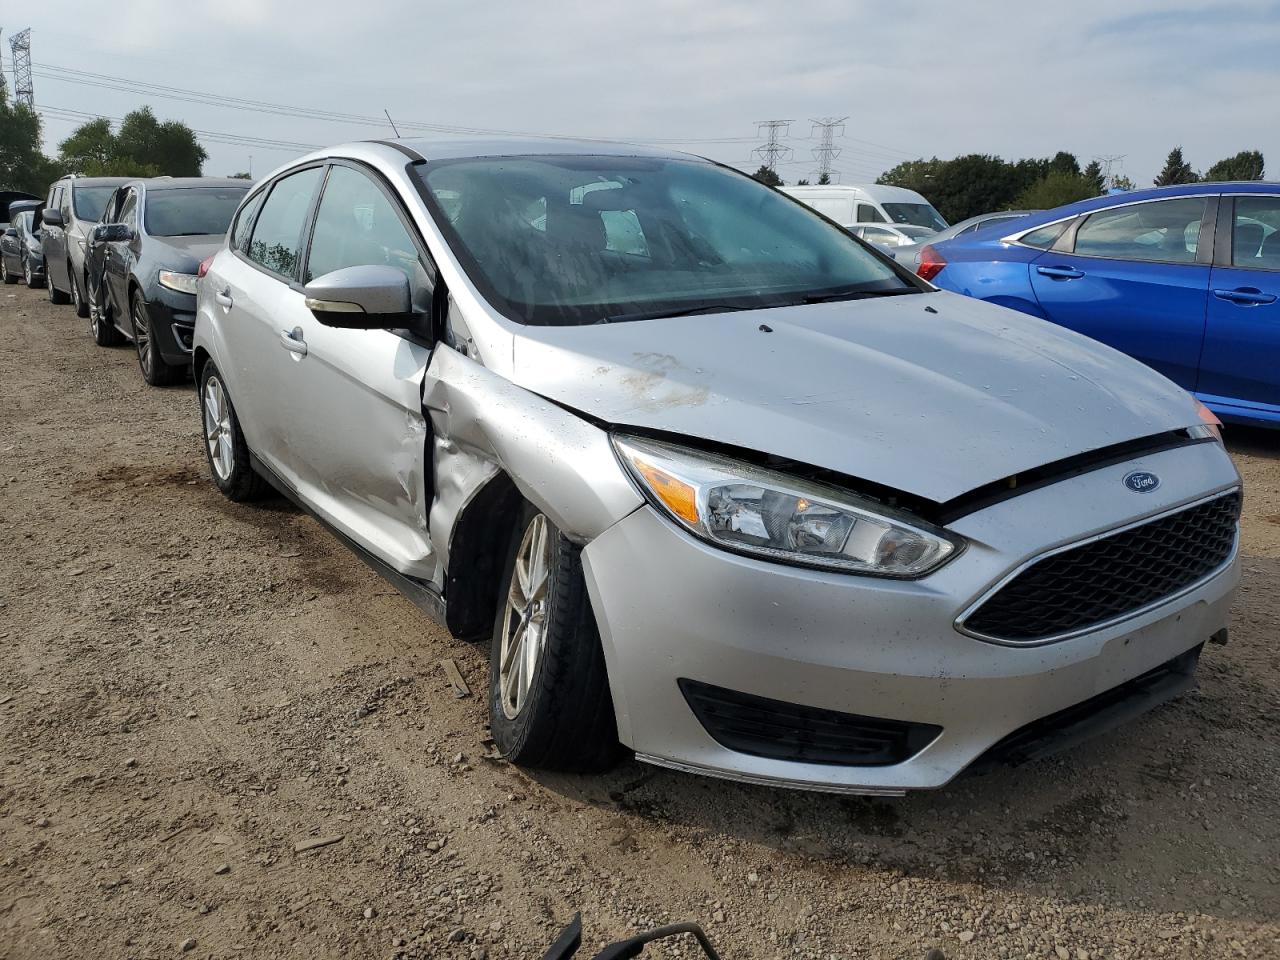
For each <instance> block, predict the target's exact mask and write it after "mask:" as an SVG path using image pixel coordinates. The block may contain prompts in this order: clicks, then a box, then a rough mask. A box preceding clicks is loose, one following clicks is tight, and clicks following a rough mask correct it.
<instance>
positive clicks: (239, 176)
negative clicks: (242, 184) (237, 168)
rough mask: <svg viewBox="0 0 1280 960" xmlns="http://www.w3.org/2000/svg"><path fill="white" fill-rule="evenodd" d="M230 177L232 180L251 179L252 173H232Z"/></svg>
mask: <svg viewBox="0 0 1280 960" xmlns="http://www.w3.org/2000/svg"><path fill="white" fill-rule="evenodd" d="M231 179H232V180H252V179H253V174H252V173H243V172H242V173H233V174H232V175H231Z"/></svg>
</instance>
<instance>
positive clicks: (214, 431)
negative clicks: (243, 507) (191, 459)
mask: <svg viewBox="0 0 1280 960" xmlns="http://www.w3.org/2000/svg"><path fill="white" fill-rule="evenodd" d="M199 393H200V422H201V424H202V425H203V427H204V452H205V456H206V457H207V458H208V460H209V472H210V474H212V476H213V483H214V486H216V487H217V488H218V489H219V490H220V491H222V495H223V496H224V497H226V498H227V499H228V500H234V501H236V502H237V503H243V502H245V501H247V500H258V499H260V498H261V497H263V496H265V495H266V494H267V493H268V491H269V490H270V487H269V485H268V484H267V482H266V481H265V480H263V479H262V477H261V476H259V475H258V474H257V473H256V472H255V471H254V469H253V466H252V465H251V464H250V460H249V445H248V444H247V443H245V440H244V434H243V433H242V432H241V431H240V421H239V420H238V419H237V417H236V411H235V407H233V406H232V405H231V398H230V397H229V396H228V395H227V388H226V385H225V384H224V383H223V382H222V373H221V372H220V371H219V370H218V368H217V367H216V366H214V364H213V361H212V360H210V361H209V362H208V363H206V364H205V365H204V366H203V367H201V369H200V381H199Z"/></svg>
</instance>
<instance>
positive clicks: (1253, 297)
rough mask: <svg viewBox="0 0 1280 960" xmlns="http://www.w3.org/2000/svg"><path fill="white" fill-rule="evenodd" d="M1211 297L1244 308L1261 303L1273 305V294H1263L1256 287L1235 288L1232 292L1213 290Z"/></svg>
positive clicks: (1274, 296)
mask: <svg viewBox="0 0 1280 960" xmlns="http://www.w3.org/2000/svg"><path fill="white" fill-rule="evenodd" d="M1213 295H1214V296H1215V297H1217V298H1218V299H1219V300H1230V301H1231V302H1232V303H1239V304H1242V305H1244V306H1248V307H1253V306H1257V305H1258V304H1263V303H1275V302H1276V295H1275V294H1274V293H1263V292H1262V291H1261V290H1259V289H1258V288H1257V287H1237V288H1236V289H1234V290H1215V291H1213Z"/></svg>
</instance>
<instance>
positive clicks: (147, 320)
mask: <svg viewBox="0 0 1280 960" xmlns="http://www.w3.org/2000/svg"><path fill="white" fill-rule="evenodd" d="M129 307H130V309H129V322H130V324H131V325H132V327H133V345H134V347H135V348H136V353H137V354H138V367H139V369H141V370H142V379H143V380H145V381H147V383H149V384H150V385H151V386H153V387H167V386H169V385H171V384H174V383H177V382H178V381H179V380H180V379H182V374H183V368H182V367H175V366H172V365H171V364H169V363H166V362H165V359H164V357H162V356H160V351H159V350H158V349H157V348H156V337H155V332H156V331H155V325H154V324H153V323H152V322H151V312H150V311H149V310H147V302H146V301H145V300H143V299H142V291H140V290H135V291H133V296H132V297H131V298H130V300H129Z"/></svg>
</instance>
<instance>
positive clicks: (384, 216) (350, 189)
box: [263, 166, 431, 312]
mask: <svg viewBox="0 0 1280 960" xmlns="http://www.w3.org/2000/svg"><path fill="white" fill-rule="evenodd" d="M268 209H270V205H269V204H268ZM263 216H266V211H265V210H264V211H263ZM369 265H386V266H390V267H395V268H396V269H397V270H400V271H402V272H403V273H404V275H405V276H406V277H408V278H409V286H410V290H411V292H412V294H413V305H414V307H415V309H417V310H419V311H423V312H425V311H426V310H428V309H429V308H430V306H431V277H430V274H428V273H427V271H426V268H425V267H424V266H423V263H422V258H421V256H419V254H418V247H417V245H416V244H415V243H414V242H413V238H412V237H411V236H410V235H409V231H408V230H407V229H406V228H405V225H404V221H403V220H401V219H400V215H399V214H398V213H397V212H396V208H395V207H394V206H393V205H392V203H391V201H390V200H389V199H388V198H387V195H386V194H385V193H383V192H382V190H380V189H379V188H378V185H377V184H375V183H374V182H373V181H372V180H370V179H369V178H368V177H367V176H365V175H364V174H363V173H360V172H359V171H358V170H353V169H352V168H351V167H344V166H335V167H333V168H332V169H331V170H330V171H329V179H328V180H327V181H326V183H325V187H324V195H323V196H322V197H321V198H320V207H319V209H318V210H317V211H316V226H315V230H314V232H313V233H312V235H311V252H310V253H309V254H308V256H307V270H306V277H305V279H306V281H307V282H310V281H311V280H313V279H314V278H316V277H322V276H324V275H325V274H326V273H332V272H333V271H334V270H341V269H343V268H344V267H362V266H369Z"/></svg>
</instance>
